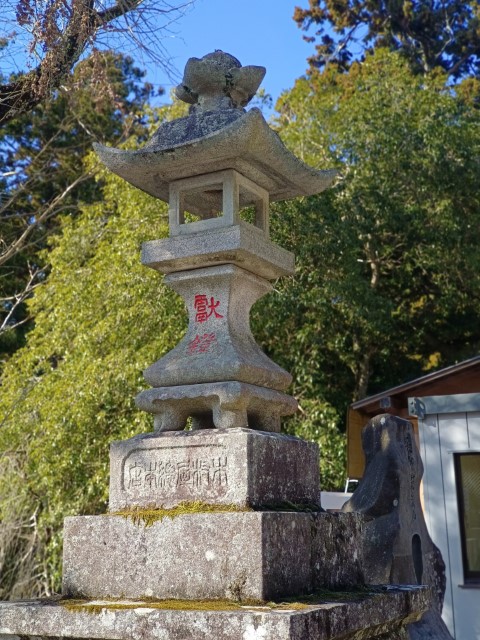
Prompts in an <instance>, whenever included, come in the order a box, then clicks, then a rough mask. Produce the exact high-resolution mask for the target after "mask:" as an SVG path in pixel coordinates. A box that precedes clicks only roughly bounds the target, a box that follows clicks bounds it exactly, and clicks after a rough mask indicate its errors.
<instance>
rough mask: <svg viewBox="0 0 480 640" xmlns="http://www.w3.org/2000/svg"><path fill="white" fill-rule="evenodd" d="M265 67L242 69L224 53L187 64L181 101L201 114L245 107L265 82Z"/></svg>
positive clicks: (209, 55) (181, 88) (234, 59)
mask: <svg viewBox="0 0 480 640" xmlns="http://www.w3.org/2000/svg"><path fill="white" fill-rule="evenodd" d="M265 72H266V69H265V67H256V66H249V67H242V65H241V64H240V62H239V60H237V58H235V57H234V56H231V55H230V54H229V53H225V52H224V51H220V50H219V49H217V51H214V53H207V55H206V56H203V58H190V59H189V60H188V61H187V65H186V67H185V71H184V74H183V80H182V82H181V84H179V85H178V87H177V88H176V90H175V93H176V96H177V98H179V99H180V100H183V102H187V103H188V104H192V105H196V107H197V108H198V109H199V110H201V111H213V110H216V109H231V108H241V107H245V106H246V105H247V104H248V103H249V102H250V100H251V99H252V98H253V96H254V95H255V93H256V92H257V89H258V87H259V86H260V83H261V82H262V80H263V77H264V75H265Z"/></svg>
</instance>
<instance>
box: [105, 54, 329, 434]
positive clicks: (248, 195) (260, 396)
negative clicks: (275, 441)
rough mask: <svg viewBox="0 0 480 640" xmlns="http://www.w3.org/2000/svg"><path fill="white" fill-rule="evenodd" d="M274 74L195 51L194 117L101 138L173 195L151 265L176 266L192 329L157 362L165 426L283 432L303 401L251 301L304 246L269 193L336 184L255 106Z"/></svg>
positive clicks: (143, 180)
mask: <svg viewBox="0 0 480 640" xmlns="http://www.w3.org/2000/svg"><path fill="white" fill-rule="evenodd" d="M264 74H265V69H264V68H263V67H256V66H249V67H242V66H241V65H240V63H239V61H238V60H237V59H236V58H234V57H233V56H231V55H229V54H227V53H224V52H222V51H215V52H214V53H211V54H208V55H206V56H205V57H203V58H201V59H198V58H191V59H190V60H189V61H188V63H187V65H186V68H185V74H184V78H183V80H182V83H181V84H180V85H179V86H178V87H177V89H176V93H177V96H178V97H179V98H180V99H181V100H184V101H185V102H188V103H190V104H191V105H192V106H191V107H190V114H189V115H188V116H187V117H185V118H180V119H178V120H174V121H173V122H165V123H163V124H162V125H161V126H160V128H159V129H158V131H157V132H156V133H155V134H154V136H153V137H152V139H151V140H150V141H149V142H148V143H147V144H146V145H145V147H144V148H143V149H141V150H139V151H122V150H118V149H112V148H107V147H103V146H100V145H96V147H95V148H96V151H97V153H98V154H99V156H100V158H101V159H102V161H103V162H104V163H105V164H106V165H107V167H108V168H109V169H111V171H113V172H114V173H116V174H118V175H119V176H121V177H122V178H124V179H125V180H127V181H128V182H130V183H131V184H133V185H135V186H136V187H139V188H140V189H143V190H144V191H146V192H147V193H150V194H151V195H153V196H155V197H157V198H160V199H161V200H164V201H166V202H168V204H169V228H170V236H169V237H168V238H166V239H163V240H154V241H151V242H146V243H145V244H144V246H143V251H142V262H143V264H145V265H147V266H149V267H152V268H154V269H156V270H158V271H160V272H162V273H164V274H167V275H166V279H165V280H166V282H167V283H168V284H169V285H170V286H171V287H172V288H173V289H175V291H177V292H178V293H179V294H180V295H181V296H182V297H183V299H184V301H185V304H186V306H187V309H188V313H189V318H190V320H189V327H188V330H187V333H186V335H185V336H184V338H183V339H182V340H181V341H180V343H179V344H178V345H177V346H176V347H175V348H174V349H173V350H172V351H170V353H168V354H167V355H165V356H164V357H163V358H161V359H160V360H159V361H158V362H156V363H155V364H153V365H151V366H150V367H149V368H148V369H147V370H146V371H145V379H146V381H147V382H148V383H149V384H150V385H151V386H152V388H151V389H149V390H146V391H143V392H141V393H140V394H139V395H138V396H137V399H136V401H137V405H138V406H139V407H140V408H141V409H144V410H145V411H149V412H151V413H153V414H154V416H155V420H154V424H155V431H157V432H162V431H177V430H182V429H183V428H184V427H185V424H186V422H187V419H188V418H191V419H192V427H193V429H200V428H212V427H216V428H226V427H248V428H250V429H259V430H262V431H280V418H281V416H284V415H289V414H291V413H294V412H295V411H296V408H297V403H296V401H295V399H294V398H292V397H291V396H289V395H287V394H285V389H286V388H287V387H288V385H289V384H290V382H291V376H290V374H288V373H287V372H286V371H284V370H283V369H281V368H280V367H279V366H278V365H276V364H275V363H274V362H272V361H271V360H270V359H269V358H268V357H267V356H266V355H265V353H263V351H262V350H261V349H260V348H259V346H258V345H257V344H256V342H255V340H254V338H253V336H252V334H251V331H250V326H249V313H250V308H251V306H252V305H253V303H254V302H256V301H257V300H258V299H259V298H261V297H262V296H263V295H265V294H266V293H268V292H269V291H271V289H272V286H271V284H270V281H271V280H275V279H277V278H279V277H281V276H284V275H291V274H293V270H294V257H293V255H292V254H291V253H290V252H288V251H286V250H285V249H282V248H281V247H279V246H277V245H276V244H274V243H273V242H272V241H271V240H270V238H269V203H270V202H271V201H277V200H285V199H288V198H294V197H296V196H301V195H311V194H314V193H318V192H319V191H322V190H323V189H325V188H326V187H328V186H329V185H330V184H331V182H332V180H333V178H334V176H335V171H317V170H315V169H312V168H311V167H308V166H306V165H305V164H303V163H302V162H301V161H300V160H298V159H297V158H296V157H295V156H294V155H293V154H292V153H290V152H289V151H288V150H287V149H286V148H285V146H284V145H283V144H282V142H281V140H280V138H279V137H278V135H277V134H276V133H275V132H274V131H272V129H270V127H269V126H268V125H267V123H266V122H265V119H264V118H263V116H262V114H261V112H260V111H259V110H258V109H256V108H253V109H251V110H250V111H248V112H246V111H245V110H244V108H243V107H244V106H245V105H246V104H247V103H248V102H249V101H250V100H251V98H252V97H253V95H254V94H255V92H256V90H257V88H258V86H259V84H260V82H261V81H262V79H263V76H264Z"/></svg>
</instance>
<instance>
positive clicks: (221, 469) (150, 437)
mask: <svg viewBox="0 0 480 640" xmlns="http://www.w3.org/2000/svg"><path fill="white" fill-rule="evenodd" d="M319 491H320V480H319V467H318V445H316V444H314V443H313V442H305V441H304V440H301V439H300V438H295V437H293V436H287V435H281V434H275V433H265V432H261V431H253V430H250V429H227V430H217V429H215V430H212V429H205V430H201V431H182V432H176V433H171V432H168V433H163V434H161V435H154V434H147V435H140V436H135V437H134V438H131V439H130V440H122V441H119V442H113V443H112V444H111V446H110V501H109V509H110V511H118V510H119V509H123V508H125V507H142V508H146V507H164V508H172V507H175V506H177V505H178V504H180V503H181V502H195V501H201V502H204V503H208V504H224V505H237V506H239V507H252V508H253V507H254V508H261V507H267V506H270V507H272V506H275V505H279V504H281V503H285V502H290V503H294V504H297V505H301V504H308V505H314V504H316V503H317V502H318V500H319Z"/></svg>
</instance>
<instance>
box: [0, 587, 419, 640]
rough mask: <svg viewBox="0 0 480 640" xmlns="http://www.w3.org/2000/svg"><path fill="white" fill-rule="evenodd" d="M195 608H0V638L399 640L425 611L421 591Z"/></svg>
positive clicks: (50, 604) (46, 604) (123, 604)
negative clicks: (291, 604) (294, 605)
mask: <svg viewBox="0 0 480 640" xmlns="http://www.w3.org/2000/svg"><path fill="white" fill-rule="evenodd" d="M159 604H160V603H159ZM205 604H207V606H206V607H205ZM203 605H204V606H203V607H201V606H199V607H198V609H197V610H195V609H194V605H193V603H192V607H189V608H188V610H182V609H174V608H170V609H167V608H163V609H162V608H159V605H158V604H156V603H155V604H153V603H150V604H149V603H145V602H131V601H125V600H122V601H119V602H112V601H108V602H106V601H103V602H102V601H93V602H92V601H85V602H77V603H75V604H74V603H69V602H68V601H65V600H64V601H58V602H55V601H30V602H2V603H0V640H20V638H22V639H26V638H29V639H31V640H34V639H35V640H38V638H44V639H46V638H56V639H58V638H72V639H73V638H75V639H78V638H98V639H105V640H107V639H108V640H160V639H161V640H185V639H186V638H195V640H211V639H212V638H215V639H216V640H337V639H338V640H340V639H341V640H369V639H371V638H379V640H380V638H382V639H384V638H388V639H389V640H400V639H404V638H406V637H407V636H406V635H405V627H404V625H405V624H408V623H409V622H412V621H414V620H417V619H418V618H419V617H420V616H421V614H422V611H423V610H424V609H425V606H426V605H425V594H424V588H422V587H410V588H400V589H395V588H390V589H389V591H388V592H383V593H374V594H371V595H366V596H365V597H364V598H363V599H362V600H361V601H357V602H355V601H351V598H350V599H345V600H343V601H342V600H341V598H340V599H339V600H338V599H337V600H336V601H330V602H328V601H326V602H324V603H323V604H314V605H311V606H307V607H306V608H304V609H301V610H293V609H288V606H287V607H286V608H283V609H281V608H274V607H268V606H266V607H254V606H244V607H238V608H237V609H236V610H228V607H225V610H221V606H220V607H219V605H216V604H215V603H211V609H210V610H209V609H208V603H203ZM160 606H161V604H160ZM192 609H193V610H192ZM218 609H220V610H218Z"/></svg>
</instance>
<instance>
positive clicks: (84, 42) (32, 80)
mask: <svg viewBox="0 0 480 640" xmlns="http://www.w3.org/2000/svg"><path fill="white" fill-rule="evenodd" d="M32 2H33V0H18V2H17V5H16V6H17V20H18V21H19V23H20V24H21V25H22V26H23V27H24V28H25V29H27V30H28V31H30V33H31V38H32V41H31V46H30V48H31V51H32V52H33V51H36V50H37V49H41V51H42V52H44V53H42V55H41V61H40V63H39V64H38V66H37V67H36V68H35V69H33V70H32V71H30V72H28V73H25V74H22V75H21V76H19V77H18V78H16V79H13V80H11V81H9V82H4V83H3V84H0V124H3V123H6V122H8V121H10V120H12V119H13V118H15V117H17V116H19V115H21V114H23V113H26V112H28V111H30V110H31V109H33V108H34V107H35V106H36V105H37V104H39V103H41V102H42V101H43V100H44V99H45V98H46V97H48V95H49V94H50V93H51V91H52V90H54V89H56V88H58V87H59V86H60V84H61V82H62V80H63V79H64V78H65V76H66V75H67V74H68V73H69V71H70V70H71V69H72V68H73V67H74V66H75V64H76V63H77V62H78V61H79V59H80V57H81V56H82V54H83V53H84V52H85V51H86V50H87V49H88V48H89V47H92V46H93V45H94V43H95V41H97V40H98V38H99V37H100V35H101V33H102V32H103V33H105V32H107V33H110V32H114V33H117V34H118V33H122V34H124V35H125V36H126V37H128V38H129V39H130V40H133V42H134V43H135V46H136V47H139V46H140V48H141V49H143V50H146V49H147V48H148V47H147V46H145V44H144V43H143V42H142V30H143V29H144V27H145V24H147V25H148V27H150V22H152V23H153V18H150V20H149V19H148V18H147V14H150V16H158V15H159V14H161V16H162V17H163V18H167V24H169V23H170V22H173V21H174V20H175V19H178V17H179V15H180V14H181V10H182V9H185V8H186V7H187V6H189V5H191V4H192V3H193V2H194V0H184V1H183V2H180V3H179V4H175V5H172V4H170V3H169V2H166V1H165V0H115V1H114V3H113V4H111V5H110V6H107V7H102V8H96V3H95V0H68V1H67V0H65V2H62V3H61V8H58V7H57V9H56V12H55V11H51V12H50V13H49V12H48V11H47V9H45V11H44V13H43V14H41V15H40V17H39V16H38V15H37V14H36V13H35V11H34V9H33V8H32ZM33 4H34V5H35V10H36V9H37V5H41V4H42V3H41V2H40V3H33ZM60 9H61V10H60ZM40 13H41V12H40ZM129 15H132V16H137V20H134V21H133V22H132V23H131V22H130V21H129V20H127V21H126V22H125V25H124V26H122V25H121V24H118V20H120V19H122V18H123V19H124V20H125V19H126V18H127V16H129ZM163 28H165V25H163ZM146 40H147V41H148V42H149V43H150V44H151V45H152V48H151V49H150V52H151V53H152V54H155V51H154V47H155V46H157V48H158V50H159V51H160V55H157V56H155V55H154V56H153V57H155V58H156V61H157V62H158V61H160V63H163V64H164V66H165V68H166V69H167V71H168V70H169V67H170V66H169V61H168V59H167V57H166V52H165V50H164V49H163V47H162V46H161V44H160V43H159V40H160V38H158V39H157V40H158V42H152V39H151V38H150V35H148V37H147V38H146Z"/></svg>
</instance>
